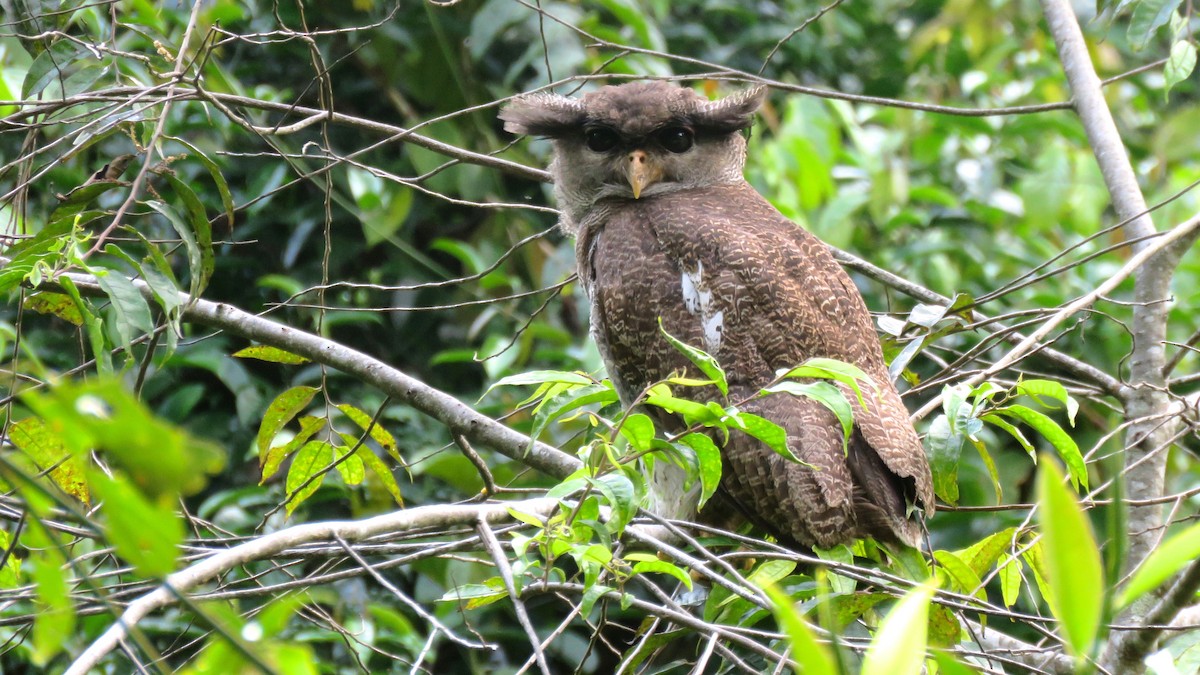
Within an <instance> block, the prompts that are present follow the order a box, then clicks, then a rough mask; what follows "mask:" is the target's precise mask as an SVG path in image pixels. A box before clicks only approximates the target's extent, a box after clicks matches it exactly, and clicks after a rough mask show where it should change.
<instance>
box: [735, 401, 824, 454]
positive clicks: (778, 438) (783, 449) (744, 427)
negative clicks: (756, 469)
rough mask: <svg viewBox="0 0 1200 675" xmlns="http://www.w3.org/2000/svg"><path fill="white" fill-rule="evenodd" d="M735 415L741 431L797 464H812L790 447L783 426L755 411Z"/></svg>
mask: <svg viewBox="0 0 1200 675" xmlns="http://www.w3.org/2000/svg"><path fill="white" fill-rule="evenodd" d="M733 417H735V418H736V419H737V422H738V423H739V425H738V428H739V429H740V430H741V431H744V432H745V433H747V434H749V435H751V436H753V437H755V438H757V439H758V440H760V441H762V442H763V443H766V444H767V447H769V448H771V449H772V450H774V451H775V452H776V453H778V454H779V455H782V456H783V457H784V458H786V459H788V460H790V461H792V462H796V463H797V464H804V465H805V466H810V465H809V464H807V463H806V462H805V461H804V460H802V459H800V458H799V457H797V456H796V455H795V454H794V453H793V452H792V449H791V448H790V447H788V436H787V431H786V430H785V429H784V428H783V427H781V426H779V425H778V424H776V423H774V422H772V421H771V420H769V419H767V418H765V417H760V416H758V415H755V414H753V413H747V412H739V413H736V414H735V415H733Z"/></svg>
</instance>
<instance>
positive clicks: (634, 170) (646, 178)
mask: <svg viewBox="0 0 1200 675" xmlns="http://www.w3.org/2000/svg"><path fill="white" fill-rule="evenodd" d="M625 164H626V166H625V173H626V175H627V176H628V178H629V187H631V188H633V198H634V199H638V198H639V197H641V196H642V192H643V191H644V190H645V189H646V188H647V187H649V186H651V185H653V184H654V183H657V182H658V181H659V180H660V179H662V174H663V171H662V166H661V165H659V163H658V162H655V161H654V160H653V159H651V158H650V155H648V154H646V151H645V150H634V151H633V152H631V153H629V156H628V157H626V158H625Z"/></svg>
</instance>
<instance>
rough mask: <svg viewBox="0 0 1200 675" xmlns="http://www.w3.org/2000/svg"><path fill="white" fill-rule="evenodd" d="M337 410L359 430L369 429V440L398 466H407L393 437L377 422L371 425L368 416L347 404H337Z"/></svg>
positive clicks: (371, 419) (370, 418) (370, 419)
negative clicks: (376, 444)
mask: <svg viewBox="0 0 1200 675" xmlns="http://www.w3.org/2000/svg"><path fill="white" fill-rule="evenodd" d="M337 409H338V410H340V411H342V414H343V415H345V416H346V417H348V418H350V421H352V422H354V423H355V424H357V425H358V428H359V429H362V430H363V431H366V430H367V429H370V430H371V432H370V436H371V440H373V441H375V442H376V443H378V444H379V446H380V447H382V448H383V450H384V452H386V453H387V454H388V456H389V457H391V458H392V459H394V460H396V462H397V463H398V464H399V465H400V466H405V467H406V466H408V464H407V463H406V462H405V461H404V458H403V457H401V456H400V449H399V446H398V445H397V444H396V438H395V436H392V434H391V432H389V431H388V430H387V429H385V428H384V427H383V425H382V424H380V423H379V422H378V421H375V423H374V424H372V423H371V422H372V421H373V418H372V417H371V416H370V415H368V414H367V413H366V412H365V411H363V410H360V409H358V408H356V407H354V406H352V405H350V404H349V403H339V404H337Z"/></svg>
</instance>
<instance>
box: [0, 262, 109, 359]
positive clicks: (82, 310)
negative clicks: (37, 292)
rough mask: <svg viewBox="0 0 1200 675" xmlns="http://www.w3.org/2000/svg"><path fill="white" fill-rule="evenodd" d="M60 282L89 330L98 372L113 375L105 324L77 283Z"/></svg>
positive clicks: (64, 278)
mask: <svg viewBox="0 0 1200 675" xmlns="http://www.w3.org/2000/svg"><path fill="white" fill-rule="evenodd" d="M3 271H4V268H0V275H2V274H3ZM58 282H59V283H60V284H62V288H63V290H64V291H66V292H67V295H68V296H69V297H70V298H71V300H72V301H73V302H74V303H75V307H76V309H78V310H79V315H80V316H81V317H83V325H84V327H85V328H86V329H87V337H88V346H90V347H91V349H92V358H94V359H96V370H97V371H98V372H99V373H100V374H101V375H105V376H110V375H112V373H113V365H112V354H110V353H109V350H108V345H107V343H106V342H105V337H104V322H103V321H101V320H100V317H98V316H96V315H95V313H93V312H92V307H91V305H89V304H88V303H87V301H85V300H84V299H83V296H81V295H80V294H79V289H78V288H76V286H75V282H74V281H71V278H70V277H65V276H64V277H59V278H58Z"/></svg>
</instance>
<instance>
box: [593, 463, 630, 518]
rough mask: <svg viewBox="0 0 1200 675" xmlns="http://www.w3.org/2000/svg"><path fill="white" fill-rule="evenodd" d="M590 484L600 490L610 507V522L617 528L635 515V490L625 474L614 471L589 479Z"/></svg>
mask: <svg viewBox="0 0 1200 675" xmlns="http://www.w3.org/2000/svg"><path fill="white" fill-rule="evenodd" d="M590 482H591V484H592V485H593V486H594V487H596V489H598V490H600V492H601V493H602V494H603V495H604V496H605V498H607V499H608V505H609V506H610V507H612V523H613V526H614V527H616V528H617V529H618V530H620V529H623V528H624V527H625V524H626V523H628V522H629V521H630V520H631V519H633V517H634V516H635V515H637V499H636V491H635V490H634V487H633V483H632V482H631V481H630V480H629V478H628V477H626V476H625V474H623V473H621V472H619V471H614V472H612V473H606V474H604V475H603V476H601V477H600V478H596V479H591V480H590Z"/></svg>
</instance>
